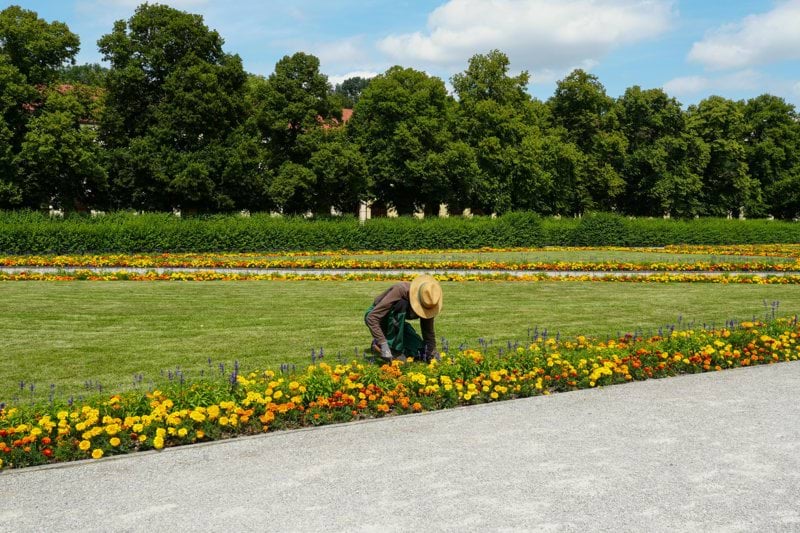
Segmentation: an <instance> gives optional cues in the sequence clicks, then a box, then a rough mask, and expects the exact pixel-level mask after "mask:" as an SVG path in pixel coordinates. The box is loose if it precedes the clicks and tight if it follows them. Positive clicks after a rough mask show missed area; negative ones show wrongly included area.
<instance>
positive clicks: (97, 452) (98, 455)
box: [92, 448, 103, 459]
mask: <svg viewBox="0 0 800 533" xmlns="http://www.w3.org/2000/svg"><path fill="white" fill-rule="evenodd" d="M101 457H103V450H101V449H100V448H95V449H94V450H92V459H100V458H101Z"/></svg>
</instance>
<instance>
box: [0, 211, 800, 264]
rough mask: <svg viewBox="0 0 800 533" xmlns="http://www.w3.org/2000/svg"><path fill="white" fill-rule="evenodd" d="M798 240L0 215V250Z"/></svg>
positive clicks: (470, 224) (531, 226) (262, 218)
mask: <svg viewBox="0 0 800 533" xmlns="http://www.w3.org/2000/svg"><path fill="white" fill-rule="evenodd" d="M797 242H800V224H797V223H792V222H778V221H767V220H744V221H743V220H723V219H697V220H662V219H628V218H625V217H621V216H618V215H613V214H607V213H597V214H592V215H588V216H586V217H583V218H582V219H560V220H559V219H541V218H539V217H537V216H536V215H534V214H530V213H509V214H507V215H504V216H501V217H499V218H496V219H492V218H488V217H475V218H472V219H464V218H457V217H453V218H447V219H439V218H431V219H425V220H417V219H413V218H395V219H386V218H384V219H373V220H369V221H367V222H366V223H365V224H363V225H362V224H359V223H358V221H357V220H355V219H353V218H342V219H322V220H305V219H300V218H273V217H270V216H269V215H261V214H259V215H253V216H251V217H247V218H245V217H239V216H219V215H215V216H209V217H193V218H177V217H174V216H172V215H169V214H145V215H133V214H130V213H114V214H109V215H104V216H100V217H95V218H90V217H86V216H71V217H67V218H66V219H63V220H62V219H51V218H50V217H49V216H47V215H43V214H40V213H36V212H0V253H2V254H46V253H133V252H213V251H231V252H235V251H240V252H258V251H264V252H266V251H290V250H339V249H349V250H400V249H418V248H480V247H485V246H492V247H521V246H525V247H528V246H530V247H533V246H663V245H667V244H761V243H797Z"/></svg>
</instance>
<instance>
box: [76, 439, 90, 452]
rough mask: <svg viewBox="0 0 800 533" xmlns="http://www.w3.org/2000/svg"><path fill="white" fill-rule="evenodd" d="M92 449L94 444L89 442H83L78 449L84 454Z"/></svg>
mask: <svg viewBox="0 0 800 533" xmlns="http://www.w3.org/2000/svg"><path fill="white" fill-rule="evenodd" d="M91 447H92V443H91V442H89V441H88V440H82V441H81V442H80V444H78V448H80V450H81V451H83V452H85V451H86V450H88V449H89V448H91Z"/></svg>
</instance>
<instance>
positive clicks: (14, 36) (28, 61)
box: [0, 5, 80, 85]
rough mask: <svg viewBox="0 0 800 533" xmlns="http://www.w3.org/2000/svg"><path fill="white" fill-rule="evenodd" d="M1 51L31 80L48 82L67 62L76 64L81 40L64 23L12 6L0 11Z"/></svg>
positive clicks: (36, 83) (40, 82) (34, 82)
mask: <svg viewBox="0 0 800 533" xmlns="http://www.w3.org/2000/svg"><path fill="white" fill-rule="evenodd" d="M0 50H2V53H3V54H5V55H6V56H8V58H9V60H10V62H11V64H12V65H14V66H15V67H16V68H17V69H18V70H19V72H20V74H22V75H23V76H25V79H26V80H27V82H28V83H30V84H31V85H38V84H47V83H49V82H51V81H53V80H54V79H55V77H56V76H57V74H58V71H59V69H60V68H61V67H62V66H63V65H64V64H65V63H71V64H74V63H75V55H76V54H77V53H78V51H79V50H80V39H79V38H78V36H77V35H75V34H74V33H72V32H71V31H69V28H68V27H67V25H66V24H64V23H63V22H58V21H54V22H47V21H45V20H43V19H41V18H39V16H38V15H37V14H36V13H35V12H34V11H29V10H27V9H22V8H21V7H20V6H16V5H12V6H9V7H7V8H5V9H4V10H2V11H0Z"/></svg>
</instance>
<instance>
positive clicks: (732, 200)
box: [687, 96, 761, 216]
mask: <svg viewBox="0 0 800 533" xmlns="http://www.w3.org/2000/svg"><path fill="white" fill-rule="evenodd" d="M743 107H744V105H743V104H742V103H741V102H733V101H731V100H726V99H725V98H722V97H720V96H712V97H710V98H706V99H705V100H703V101H702V102H700V103H699V104H697V105H696V106H690V107H689V110H688V112H687V121H688V127H689V131H690V132H691V133H692V134H694V135H695V136H696V137H698V138H700V139H702V140H703V141H704V142H705V143H706V144H707V145H708V150H709V156H708V157H709V160H708V164H707V165H706V166H705V170H704V175H703V191H702V200H703V210H702V212H701V214H704V215H708V216H726V215H729V214H730V215H734V216H738V215H739V213H740V211H742V210H743V211H744V212H750V211H751V210H757V209H758V206H759V204H760V202H761V198H760V194H761V191H760V189H759V187H758V182H757V181H756V180H755V179H753V178H752V177H751V176H750V174H749V173H748V167H747V159H746V155H747V154H746V151H745V147H744V143H745V139H744V131H745V123H744V110H743Z"/></svg>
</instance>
